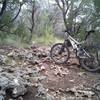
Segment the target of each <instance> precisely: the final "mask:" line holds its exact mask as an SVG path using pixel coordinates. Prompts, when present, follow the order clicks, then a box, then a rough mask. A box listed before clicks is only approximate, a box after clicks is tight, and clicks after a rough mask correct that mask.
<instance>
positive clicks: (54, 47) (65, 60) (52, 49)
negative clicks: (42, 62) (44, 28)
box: [50, 43, 70, 64]
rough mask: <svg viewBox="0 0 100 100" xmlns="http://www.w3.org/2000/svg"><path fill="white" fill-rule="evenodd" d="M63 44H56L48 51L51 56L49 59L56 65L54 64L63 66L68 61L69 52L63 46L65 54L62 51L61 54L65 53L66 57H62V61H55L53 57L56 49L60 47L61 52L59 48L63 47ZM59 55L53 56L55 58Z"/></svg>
mask: <svg viewBox="0 0 100 100" xmlns="http://www.w3.org/2000/svg"><path fill="white" fill-rule="evenodd" d="M63 45H64V44H63V43H56V44H55V45H53V46H52V48H51V50H50V56H51V59H52V60H53V61H54V62H55V63H56V64H65V63H66V62H67V61H68V59H69V54H70V52H69V49H68V48H67V46H65V47H64V50H65V52H64V51H63V52H62V53H67V55H66V56H64V57H65V58H64V57H62V58H64V59H63V60H62V59H61V58H60V59H59V60H57V59H55V57H54V53H56V52H57V50H56V51H54V50H55V49H56V48H57V47H60V50H61V47H62V46H63ZM59 55H60V54H56V55H55V56H56V57H57V56H59Z"/></svg>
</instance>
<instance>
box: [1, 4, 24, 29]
mask: <svg viewBox="0 0 100 100" xmlns="http://www.w3.org/2000/svg"><path fill="white" fill-rule="evenodd" d="M21 7H22V4H20V8H19V10H18V12H17V14H16V16H15V17H14V18H13V19H11V20H10V21H9V22H8V23H6V24H4V25H2V26H0V30H1V29H2V28H3V27H5V26H7V25H9V24H10V23H11V22H14V20H16V18H17V17H18V15H19V13H20V11H21Z"/></svg>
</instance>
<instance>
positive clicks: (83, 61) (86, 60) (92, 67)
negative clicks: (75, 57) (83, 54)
mask: <svg viewBox="0 0 100 100" xmlns="http://www.w3.org/2000/svg"><path fill="white" fill-rule="evenodd" d="M87 48H88V49H87ZM86 49H87V50H88V53H89V54H90V55H92V56H93V55H94V54H95V58H93V59H96V60H97V59H98V58H97V57H98V50H99V49H98V48H97V47H95V46H87V47H86V48H85V50H86ZM92 49H94V50H95V52H94V53H93V52H91V53H90V51H92ZM87 50H86V51H87ZM89 50H90V51H89ZM93 57H94V56H93ZM90 60H91V59H90V58H80V59H79V62H80V65H81V66H82V67H83V68H84V69H85V70H87V71H90V72H97V71H99V70H100V58H99V59H98V60H97V61H98V65H97V66H96V64H94V65H93V61H90ZM90 62H91V65H89V63H90ZM87 64H88V65H87Z"/></svg>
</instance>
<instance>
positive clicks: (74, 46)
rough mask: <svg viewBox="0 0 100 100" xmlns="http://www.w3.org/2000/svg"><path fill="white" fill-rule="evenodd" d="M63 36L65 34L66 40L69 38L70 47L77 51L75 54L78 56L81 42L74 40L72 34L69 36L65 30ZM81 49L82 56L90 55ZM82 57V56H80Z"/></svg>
mask: <svg viewBox="0 0 100 100" xmlns="http://www.w3.org/2000/svg"><path fill="white" fill-rule="evenodd" d="M65 36H66V40H69V41H70V43H71V45H72V48H73V50H75V51H76V53H77V56H78V57H80V55H79V54H78V53H79V52H80V51H81V50H80V48H81V44H82V43H79V42H78V41H76V40H75V39H74V38H73V37H72V36H70V35H69V34H68V33H67V32H65ZM82 51H83V52H84V57H85V58H86V56H87V57H91V56H90V55H89V54H88V53H87V52H86V51H85V50H84V49H83V48H82ZM81 57H82V58H83V56H81Z"/></svg>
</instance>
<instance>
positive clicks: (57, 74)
mask: <svg viewBox="0 0 100 100" xmlns="http://www.w3.org/2000/svg"><path fill="white" fill-rule="evenodd" d="M7 48H8V47H7ZM0 50H1V51H3V49H0ZM5 50H6V51H7V49H5ZM11 50H12V49H11ZM11 50H10V51H9V52H11ZM25 50H29V49H25ZM31 51H32V52H33V54H34V56H35V55H36V56H38V58H37V59H36V58H35V60H34V62H31V61H29V63H28V64H29V65H31V66H30V67H29V68H30V69H33V68H36V69H37V70H39V74H40V75H41V76H45V78H43V79H42V80H39V81H40V82H41V83H42V85H43V87H44V88H45V91H46V93H48V94H49V95H47V96H48V98H49V99H45V98H44V99H43V98H42V99H41V97H36V95H37V93H38V91H37V87H36V86H31V87H29V88H28V93H27V94H26V95H25V96H24V97H23V100H96V99H94V98H92V99H88V98H87V99H84V98H85V97H84V98H81V99H80V98H76V94H75V93H76V91H77V89H83V88H88V87H91V86H93V85H94V84H96V83H97V82H99V81H100V73H91V72H87V71H85V70H84V69H82V68H81V67H80V66H79V63H78V60H77V59H76V58H75V55H74V54H72V55H71V58H70V60H69V63H68V64H65V65H57V64H55V63H54V62H53V61H52V60H51V59H50V56H49V52H50V47H47V46H36V47H32V48H31ZM29 65H27V66H29ZM27 66H26V67H24V69H25V68H26V69H27ZM33 84H34V80H33ZM73 89H74V90H73ZM77 95H78V96H77V97H79V95H80V93H79V94H77ZM87 96H88V95H86V97H87ZM16 100H17V99H16ZM18 100H22V99H18Z"/></svg>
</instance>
